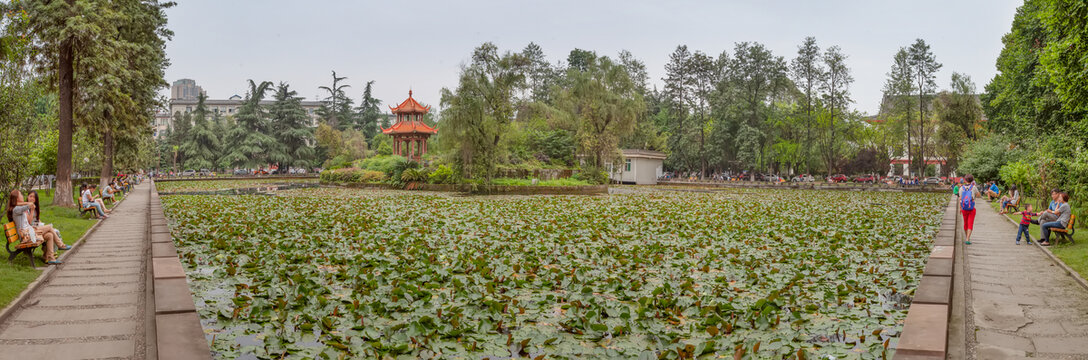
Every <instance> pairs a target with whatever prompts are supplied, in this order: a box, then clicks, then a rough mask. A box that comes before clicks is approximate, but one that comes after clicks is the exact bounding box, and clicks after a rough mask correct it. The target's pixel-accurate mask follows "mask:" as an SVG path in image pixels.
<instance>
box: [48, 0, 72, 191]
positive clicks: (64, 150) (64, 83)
mask: <svg viewBox="0 0 1088 360" xmlns="http://www.w3.org/2000/svg"><path fill="white" fill-rule="evenodd" d="M73 2H74V0H68V4H69V5H71V4H72V3H73ZM73 57H74V54H73V49H72V40H71V39H65V40H64V41H61V43H60V51H59V54H58V58H57V63H58V65H59V66H58V69H57V77H58V80H59V82H58V84H57V87H58V89H59V93H60V94H59V95H60V99H59V102H60V121H59V123H58V125H57V127H58V132H59V138H58V139H57V174H56V176H57V191H56V193H55V194H54V196H53V205H54V206H65V207H74V206H75V202H74V200H73V199H72V130H73V129H72V127H73V125H72V107H73V104H72V101H73V100H74V97H73V92H74V91H75V86H76V84H75V74H74V71H75V69H73V66H72V65H73V64H72V62H73Z"/></svg>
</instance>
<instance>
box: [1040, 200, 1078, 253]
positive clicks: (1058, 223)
mask: <svg viewBox="0 0 1088 360" xmlns="http://www.w3.org/2000/svg"><path fill="white" fill-rule="evenodd" d="M1057 213H1058V220H1055V221H1051V222H1048V223H1043V224H1042V225H1039V233H1040V234H1039V239H1041V240H1039V245H1042V246H1050V232H1051V230H1052V229H1065V227H1066V226H1069V219H1070V216H1071V215H1072V209H1070V208H1069V194H1066V193H1061V194H1058V211H1057Z"/></svg>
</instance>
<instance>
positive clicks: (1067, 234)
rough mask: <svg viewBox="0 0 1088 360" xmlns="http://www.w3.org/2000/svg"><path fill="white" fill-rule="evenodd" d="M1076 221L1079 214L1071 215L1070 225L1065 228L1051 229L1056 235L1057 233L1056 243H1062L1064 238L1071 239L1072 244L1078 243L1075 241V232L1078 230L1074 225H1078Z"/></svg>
mask: <svg viewBox="0 0 1088 360" xmlns="http://www.w3.org/2000/svg"><path fill="white" fill-rule="evenodd" d="M1076 223H1077V216H1076V215H1069V226H1066V227H1065V228H1064V229H1058V228H1053V229H1050V231H1053V232H1054V233H1055V235H1057V239H1055V240H1056V241H1054V243H1055V244H1057V243H1060V242H1062V238H1065V239H1066V240H1069V243H1070V244H1076V243H1077V242H1076V241H1073V234H1074V233H1076V232H1077V229H1076V228H1075V227H1074V226H1076V225H1077V224H1076Z"/></svg>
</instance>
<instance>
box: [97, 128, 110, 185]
mask: <svg viewBox="0 0 1088 360" xmlns="http://www.w3.org/2000/svg"><path fill="white" fill-rule="evenodd" d="M107 116H109V115H107ZM112 177H113V129H110V128H109V127H107V128H106V133H105V134H102V171H101V172H100V173H99V175H98V186H99V187H100V188H103V189H105V188H106V185H108V184H109V181H110V179H111V178H112Z"/></svg>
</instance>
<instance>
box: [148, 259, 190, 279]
mask: <svg viewBox="0 0 1088 360" xmlns="http://www.w3.org/2000/svg"><path fill="white" fill-rule="evenodd" d="M151 262H152V264H151V268H152V271H153V272H154V274H155V279H156V280H158V279H173V278H181V279H184V278H185V268H184V267H183V266H181V260H178V258H176V257H173V258H153V259H151Z"/></svg>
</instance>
